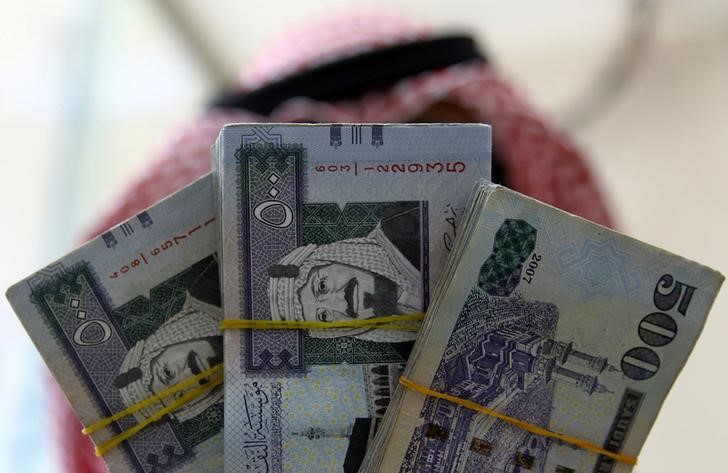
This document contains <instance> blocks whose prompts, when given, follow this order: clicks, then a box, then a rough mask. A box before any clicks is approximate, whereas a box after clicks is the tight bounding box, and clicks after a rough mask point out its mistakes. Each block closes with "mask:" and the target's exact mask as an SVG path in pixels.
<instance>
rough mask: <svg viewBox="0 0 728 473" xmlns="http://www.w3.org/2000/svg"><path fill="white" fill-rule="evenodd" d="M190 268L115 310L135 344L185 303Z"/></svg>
mask: <svg viewBox="0 0 728 473" xmlns="http://www.w3.org/2000/svg"><path fill="white" fill-rule="evenodd" d="M187 271H188V270H187V269H185V270H184V271H181V272H179V273H177V274H175V275H174V276H172V277H170V278H169V279H167V280H166V281H163V282H161V283H160V284H158V285H156V286H154V287H152V288H151V289H150V290H149V297H147V296H146V295H138V296H136V297H135V298H133V299H131V300H130V301H129V302H127V303H125V304H123V305H121V306H119V307H118V308H116V309H114V310H113V312H112V315H113V316H114V318H115V319H116V320H117V322H118V324H119V327H120V328H121V330H122V332H123V333H124V335H125V336H126V339H127V340H128V342H129V343H130V344H131V345H134V344H135V343H136V342H138V341H139V340H143V339H146V338H147V337H149V336H150V335H151V334H152V333H154V331H155V330H157V328H159V326H160V325H162V324H163V323H164V322H165V321H166V320H167V319H169V318H170V317H172V316H174V315H175V314H177V313H179V311H180V310H182V306H183V305H184V303H185V298H186V291H187V287H186V285H185V283H186V276H187Z"/></svg>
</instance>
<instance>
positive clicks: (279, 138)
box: [235, 126, 283, 158]
mask: <svg viewBox="0 0 728 473" xmlns="http://www.w3.org/2000/svg"><path fill="white" fill-rule="evenodd" d="M272 128H273V127H272V126H256V127H253V128H252V129H251V132H250V133H245V134H243V135H242V136H241V137H240V148H238V150H237V151H236V152H235V157H237V158H239V157H240V154H239V153H240V152H241V149H242V148H243V147H244V146H245V145H252V144H256V143H268V144H271V145H274V146H279V145H281V144H283V135H282V134H280V133H271V132H270V130H271V129H272Z"/></svg>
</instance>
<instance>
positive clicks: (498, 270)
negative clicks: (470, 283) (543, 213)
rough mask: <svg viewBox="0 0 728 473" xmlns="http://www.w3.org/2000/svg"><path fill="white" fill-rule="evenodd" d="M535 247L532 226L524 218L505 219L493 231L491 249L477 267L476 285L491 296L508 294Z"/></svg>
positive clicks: (518, 279)
mask: <svg viewBox="0 0 728 473" xmlns="http://www.w3.org/2000/svg"><path fill="white" fill-rule="evenodd" d="M535 247H536V229H535V228H533V227H532V226H531V225H529V224H528V223H527V222H525V221H523V220H513V219H506V221H505V222H503V224H502V225H501V226H500V228H499V229H498V231H497V232H496V234H495V240H494V241H493V252H492V253H491V254H490V256H489V257H488V259H486V260H485V262H484V263H483V265H482V266H481V267H480V275H479V276H478V286H479V287H480V288H481V289H482V290H484V291H485V292H486V293H488V294H491V295H494V296H507V295H509V294H510V293H511V292H513V290H514V289H515V288H516V286H518V282H519V281H520V279H521V271H522V269H523V263H524V262H525V261H526V258H528V255H530V254H531V253H532V252H533V250H534V248H535Z"/></svg>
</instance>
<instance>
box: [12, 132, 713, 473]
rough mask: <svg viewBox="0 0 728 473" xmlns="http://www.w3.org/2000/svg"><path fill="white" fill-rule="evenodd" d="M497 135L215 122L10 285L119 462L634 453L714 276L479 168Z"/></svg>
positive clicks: (532, 458) (166, 467) (450, 468)
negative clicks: (200, 144) (207, 156)
mask: <svg viewBox="0 0 728 473" xmlns="http://www.w3.org/2000/svg"><path fill="white" fill-rule="evenodd" d="M490 131H491V130H490V128H489V127H488V126H487V125H445V124H442V125H425V124H422V125H376V124H374V125H336V124H325V125H324V124H321V125H302V124H265V125H262V124H244V125H243V124H241V125H228V126H226V127H224V128H223V129H222V131H221V133H220V136H219V138H218V141H217V143H216V145H215V147H214V148H213V153H212V154H213V155H212V167H213V172H212V174H211V175H208V176H205V177H203V178H201V179H200V180H198V181H196V182H194V183H193V184H191V185H189V186H188V187H186V188H185V189H183V190H181V191H179V192H178V193H176V194H174V195H172V196H170V197H168V198H167V199H166V200H164V201H162V202H160V203H159V204H157V205H156V206H154V207H151V208H149V209H147V210H146V211H144V212H142V213H140V214H138V215H136V216H135V217H134V218H132V219H130V220H128V221H126V222H124V223H122V224H121V225H119V226H117V227H115V228H112V229H109V230H108V231H107V232H105V233H104V234H102V235H100V236H99V237H98V238H95V239H94V240H92V241H90V242H88V243H87V244H85V245H83V246H82V247H80V248H78V249H76V250H74V251H72V252H71V253H69V254H68V255H66V256H64V257H63V258H61V259H60V260H58V261H56V262H54V263H52V264H50V265H48V266H46V267H44V268H43V269H41V270H39V271H38V272H36V273H35V274H33V275H31V276H29V277H28V278H26V279H24V280H22V281H21V282H19V283H18V284H16V285H14V286H13V287H11V288H10V289H9V290H8V293H7V297H8V299H9V300H10V302H11V304H12V306H13V308H14V309H15V311H16V313H17V314H18V317H19V318H20V320H21V322H22V323H23V325H24V327H25V329H26V330H27V331H28V333H29V334H30V337H31V338H32V340H33V342H34V343H35V345H36V347H37V348H38V351H39V352H40V353H41V355H42V356H43V358H44V359H45V361H46V363H47V364H48V366H49V367H50V369H51V371H52V373H53V375H54V376H55V378H56V380H57V381H58V383H59V384H60V386H61V388H62V389H63V391H64V392H65V394H66V396H67V397H68V399H69V401H70V402H71V405H72V406H73V408H74V409H75V411H76V413H77V414H78V417H79V418H80V420H81V422H82V423H83V424H84V426H86V429H85V431H86V433H87V434H89V435H91V436H92V439H93V440H94V442H95V443H96V445H97V453H98V454H101V455H104V458H105V460H106V462H107V464H108V466H109V469H110V470H111V472H112V473H122V472H136V473H155V472H162V471H164V472H175V473H176V472H202V473H205V472H219V471H223V469H224V471H226V472H227V473H238V472H251V471H255V472H270V473H288V472H291V473H293V472H313V473H324V472H344V473H356V472H362V473H373V472H386V473H390V472H400V473H415V472H428V473H429V472H443V473H444V472H447V473H449V472H458V473H461V472H463V473H464V472H468V473H470V472H491V471H506V472H518V471H529V472H530V471H532V472H549V473H550V472H557V473H573V472H585V471H591V472H598V473H606V472H628V471H630V469H631V467H632V464H633V463H634V461H633V459H635V458H636V457H637V455H638V454H639V451H640V449H641V447H642V444H643V443H644V440H645V438H646V436H647V434H648V432H649V430H650V427H651V426H652V424H653V422H654V420H655V418H656V416H657V414H658V411H659V409H660V406H661V405H662V402H663V401H664V399H665V396H666V395H667V392H668V391H669V389H670V387H671V385H672V384H673V382H674V381H675V379H676V377H677V375H678V373H679V371H680V369H681V368H682V366H683V364H684V363H685V361H686V359H687V357H688V355H689V353H690V351H691V349H692V347H693V345H694V344H695V343H696V340H697V338H698V336H699V334H700V331H701V330H702V327H703V324H704V322H705V318H706V316H707V313H708V310H709V309H710V306H711V304H712V302H713V299H714V298H715V296H716V293H717V291H718V289H719V288H720V285H721V283H722V280H723V277H722V276H721V275H720V274H718V273H716V272H715V271H712V270H710V269H708V268H705V267H703V266H700V265H698V264H697V263H693V262H690V261H687V260H685V259H683V258H680V257H678V256H675V255H672V254H670V253H667V252H665V251H662V250H659V249H657V248H654V247H651V246H649V245H646V244H644V243H641V242H638V241H636V240H633V239H631V238H628V237H626V236H623V235H620V234H618V233H616V232H614V231H611V230H608V229H606V228H603V227H600V226H598V225H595V224H592V223H590V222H587V221H585V220H582V219H580V218H578V217H575V216H572V215H569V214H566V213H564V212H562V211H559V210H557V209H554V208H552V207H549V206H548V205H545V204H542V203H539V202H537V201H535V200H533V199H530V198H528V197H525V196H522V195H520V194H518V193H516V192H513V191H511V190H508V189H506V188H504V187H501V186H497V185H494V184H491V183H489V182H488V181H487V180H486V179H489V177H490V143H491V133H490ZM473 188H474V189H475V190H474V191H473V192H472V193H471V191H472V189H473ZM469 195H470V197H469V200H468V196H469ZM425 311H426V312H427V316H426V318H425V319H424V322H423V323H422V326H421V328H420V330H419V333H418V332H417V331H411V330H401V328H404V326H397V324H396V323H394V324H393V326H390V327H387V328H381V327H379V326H377V327H373V326H366V325H363V326H362V325H356V324H349V325H350V327H347V328H331V327H332V323H334V322H336V323H340V322H341V321H347V322H349V321H356V322H361V321H364V322H366V321H367V320H376V319H378V318H381V317H384V316H398V317H400V318H401V316H403V315H405V314H409V316H410V317H412V314H420V315H419V316H418V317H420V316H424V312H425ZM408 320H411V319H408ZM245 321H248V322H264V323H267V324H268V329H263V328H260V329H255V330H251V329H248V328H245V329H243V330H239V329H236V325H235V323H234V322H245ZM286 323H289V325H288V326H291V324H293V325H295V324H301V323H303V324H304V325H305V324H308V325H306V327H305V329H304V330H293V329H282V328H281V327H284V328H285V327H287V326H286V325H285V324H286ZM221 325H222V327H232V328H233V329H232V330H228V331H226V332H225V334H224V336H223V334H222V332H221ZM241 326H245V325H244V324H243V325H241ZM271 327H273V328H274V329H273V330H270V328H271ZM237 328H239V327H237ZM408 328H411V326H410V327H408ZM223 361H224V363H223ZM223 370H224V375H225V376H224V378H225V381H224V386H223V385H222V384H223V377H222V371H223ZM448 396H449V397H448ZM446 398H447V399H446ZM223 399H224V400H225V403H224V405H223ZM223 418H224V420H225V429H224V433H223ZM509 419H510V420H509ZM513 421H517V422H515V423H517V424H518V425H514V422H513ZM223 437H224V439H223ZM574 439H576V440H574ZM223 444H224V455H223ZM592 446H596V447H595V448H596V450H595V448H593V447H592ZM117 447H118V448H117Z"/></svg>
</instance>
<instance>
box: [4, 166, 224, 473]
mask: <svg viewBox="0 0 728 473" xmlns="http://www.w3.org/2000/svg"><path fill="white" fill-rule="evenodd" d="M218 237H219V236H218V232H217V219H216V217H215V213H214V210H213V199H212V183H211V179H210V177H209V176H206V177H204V178H201V179H200V180H198V181H196V182H194V183H193V184H191V185H189V186H188V187H186V188H185V189H183V190H181V191H179V192H177V193H176V194H174V195H172V196H170V197H169V198H167V199H166V200H164V201H162V202H160V203H159V204H157V205H155V206H154V207H151V208H149V209H147V210H146V211H144V212H142V213H140V214H138V215H136V216H135V217H133V218H131V219H130V220H128V221H126V222H124V223H122V224H121V225H119V226H118V227H115V228H112V229H110V230H109V231H107V232H105V233H104V234H103V235H101V236H99V237H98V238H95V239H93V240H91V241H90V242H88V243H87V244H85V245H84V246H82V247H80V248H78V249H77V250H75V251H73V252H71V253H69V254H68V255H66V256H64V257H63V258H61V259H60V260H58V261H56V262H54V263H52V264H50V265H48V266H46V267H45V268H43V269H41V270H40V271H38V272H36V273H35V274H33V275H31V276H29V277H28V278H26V279H24V280H23V281H21V282H19V283H17V284H16V285H14V286H13V287H11V288H10V289H9V290H8V292H7V297H8V299H9V301H10V303H11V305H12V306H13V309H14V310H15V312H16V313H17V315H18V317H19V318H20V321H21V322H22V324H23V326H24V327H25V329H26V330H27V332H28V334H29V335H30V337H31V339H32V340H33V343H34V344H35V345H36V347H37V349H38V351H39V352H40V354H41V356H42V357H43V359H44V360H45V362H46V363H47V365H48V366H49V368H50V370H51V372H52V373H53V375H54V377H55V378H56V380H57V381H58V383H59V385H60V386H61V388H62V389H63V391H64V393H65V395H66V397H67V398H68V400H69V401H70V403H71V405H72V406H73V409H74V410H75V412H76V414H77V415H78V417H79V419H80V420H81V422H82V423H83V425H85V426H91V425H92V424H93V423H94V422H96V421H98V420H99V419H104V418H107V417H110V416H113V415H114V414H117V413H119V412H123V411H124V410H125V409H127V408H129V407H130V406H135V405H137V404H139V403H140V402H142V401H144V400H145V399H147V398H149V397H150V396H154V395H158V394H160V393H162V392H164V391H165V390H167V389H168V388H169V387H171V386H173V385H175V384H177V383H178V382H180V381H182V380H184V379H187V378H190V377H193V376H195V375H198V374H200V373H202V372H204V371H205V370H207V369H209V368H210V367H213V366H215V365H217V364H220V363H221V362H222V355H223V353H222V336H221V333H220V329H219V327H218V324H219V323H220V321H221V320H222V309H221V301H220V284H219V279H218V256H217V241H218ZM208 381H210V379H208V378H205V379H201V380H200V381H199V382H197V383H194V385H190V386H189V387H188V388H186V389H184V390H181V391H178V392H176V393H175V395H174V396H172V397H171V398H167V399H165V400H164V403H163V404H162V405H160V404H159V403H154V404H150V405H146V406H145V407H144V408H142V409H139V410H137V411H135V412H133V414H132V415H131V416H124V417H123V418H121V419H118V420H115V421H112V422H111V423H108V425H106V426H104V427H102V428H100V429H98V430H97V431H95V432H93V434H92V437H93V440H94V442H95V443H96V444H97V445H103V444H104V442H106V441H108V440H110V439H112V438H114V437H116V436H118V435H120V434H121V433H122V432H125V431H129V429H133V428H134V427H135V426H137V425H140V423H144V422H145V421H147V420H148V419H150V418H152V417H153V416H155V414H157V413H158V412H159V410H160V409H163V408H164V407H165V405H171V404H172V403H174V401H175V399H179V398H181V397H182V396H185V394H186V393H188V392H190V391H191V390H194V389H196V388H197V387H201V386H204V385H205V384H206V383H207V382H208ZM222 425H223V389H222V386H216V387H215V388H212V389H209V390H207V391H205V392H204V393H203V394H201V395H199V396H197V397H195V399H193V400H191V401H190V402H189V403H185V405H184V406H181V407H180V408H179V409H176V410H175V411H174V412H172V413H171V414H170V415H168V416H166V417H164V418H163V419H161V420H159V421H157V422H155V423H153V424H151V425H149V426H148V427H147V428H145V429H144V430H141V431H140V432H138V433H136V434H135V435H133V436H132V437H130V438H128V439H126V440H124V441H123V442H122V443H121V445H120V446H119V448H114V449H113V450H110V451H108V453H107V454H106V455H105V456H104V460H105V461H106V463H107V465H108V467H109V470H110V471H111V472H112V473H121V472H135V473H143V472H144V473H152V472H159V471H165V472H203V473H204V472H218V471H220V470H221V469H222V461H223V452H222V446H223V444H222Z"/></svg>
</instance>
